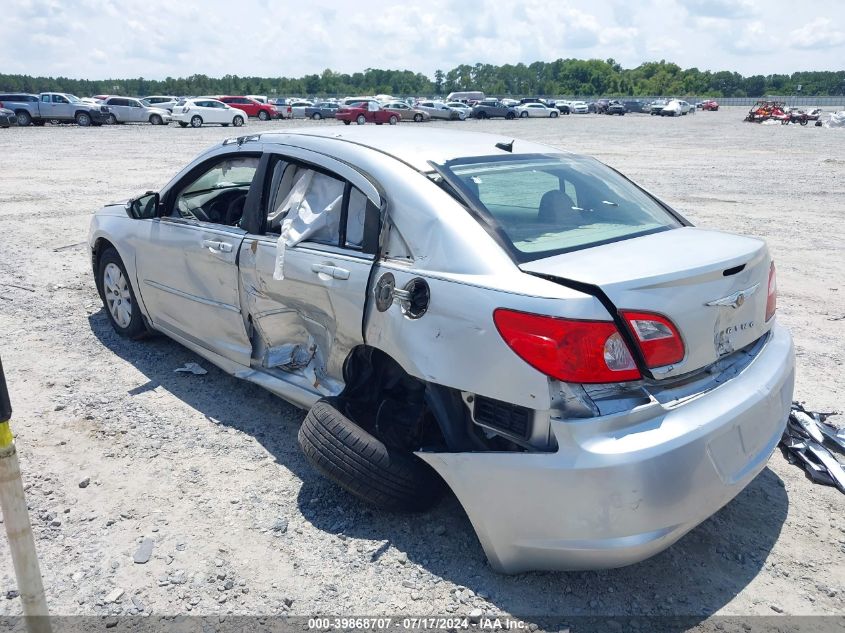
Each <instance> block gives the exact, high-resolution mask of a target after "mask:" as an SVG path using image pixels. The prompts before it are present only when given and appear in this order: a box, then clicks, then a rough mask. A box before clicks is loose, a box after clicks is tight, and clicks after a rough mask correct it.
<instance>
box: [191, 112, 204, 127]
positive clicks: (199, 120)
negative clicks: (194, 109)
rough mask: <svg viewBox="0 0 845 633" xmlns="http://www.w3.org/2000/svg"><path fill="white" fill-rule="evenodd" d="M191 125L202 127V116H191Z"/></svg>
mask: <svg viewBox="0 0 845 633" xmlns="http://www.w3.org/2000/svg"><path fill="white" fill-rule="evenodd" d="M191 127H202V117H201V116H200V115H198V114H195V115H194V116H192V117H191Z"/></svg>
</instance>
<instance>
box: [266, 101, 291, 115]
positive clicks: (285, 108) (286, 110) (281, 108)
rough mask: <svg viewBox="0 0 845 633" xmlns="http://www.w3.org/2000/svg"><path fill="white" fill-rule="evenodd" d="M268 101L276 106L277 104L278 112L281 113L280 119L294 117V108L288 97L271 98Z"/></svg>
mask: <svg viewBox="0 0 845 633" xmlns="http://www.w3.org/2000/svg"><path fill="white" fill-rule="evenodd" d="M267 103H272V104H273V105H274V106H276V112H278V113H279V118H280V119H292V118H293V110H291V107H290V105H289V104H288V100H287V99H281V98H280V99H270V100H268V101H267Z"/></svg>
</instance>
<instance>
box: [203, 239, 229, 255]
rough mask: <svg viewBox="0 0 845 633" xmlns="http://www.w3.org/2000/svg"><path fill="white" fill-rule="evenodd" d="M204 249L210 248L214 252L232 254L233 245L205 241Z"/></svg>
mask: <svg viewBox="0 0 845 633" xmlns="http://www.w3.org/2000/svg"><path fill="white" fill-rule="evenodd" d="M202 245H203V248H210V249H211V250H213V251H220V252H221V253H231V252H232V245H231V244H229V242H219V241H217V240H203V241H202Z"/></svg>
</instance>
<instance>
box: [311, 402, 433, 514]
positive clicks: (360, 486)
mask: <svg viewBox="0 0 845 633" xmlns="http://www.w3.org/2000/svg"><path fill="white" fill-rule="evenodd" d="M341 408H342V401H341V400H339V399H338V398H325V399H323V400H319V401H317V402H316V403H315V404H314V406H313V407H311V410H310V411H309V412H308V414H307V415H306V416H305V420H304V421H303V422H302V426H301V427H300V429H299V445H300V446H301V447H302V451H303V452H304V453H305V456H306V457H307V458H308V461H309V462H311V464H312V465H313V466H314V468H316V469H317V470H318V471H320V473H321V474H323V475H324V476H326V477H328V478H329V479H331V480H332V481H334V482H335V483H337V484H338V485H340V486H341V487H342V488H344V489H346V490H347V491H349V492H350V493H352V494H353V495H355V496H356V497H358V498H359V499H362V500H363V501H365V502H367V503H369V504H371V505H373V506H376V507H378V508H381V509H383V510H399V511H405V512H421V511H423V510H427V509H428V508H430V507H432V506H433V505H434V504H435V503H436V502H437V500H438V499H439V498H440V496H441V495H442V493H443V482H442V480H441V479H440V477H439V476H438V475H437V474H436V473H435V472H434V471H433V470H431V468H429V466H428V465H427V464H425V463H424V462H423V461H422V460H420V459H419V458H418V457H416V456H415V455H413V454H411V453H406V452H404V451H400V450H397V449H394V448H390V447H388V446H385V444H384V443H383V442H381V440H379V439H377V438H376V437H374V436H372V435H370V434H369V433H367V431H365V430H364V429H363V428H361V427H360V426H358V425H357V424H355V423H354V422H353V421H352V420H350V419H349V418H347V417H346V416H345V415H344V414H343V413H342V412H341V410H340V409H341Z"/></svg>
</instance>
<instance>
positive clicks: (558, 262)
mask: <svg viewBox="0 0 845 633" xmlns="http://www.w3.org/2000/svg"><path fill="white" fill-rule="evenodd" d="M770 262H771V260H770V257H769V253H768V250H767V248H766V244H765V242H763V241H761V240H758V239H754V238H748V237H742V236H737V235H730V234H727V233H720V232H717V231H709V230H704V229H697V228H693V227H684V228H679V229H674V230H670V231H663V232H660V233H655V234H652V235H646V236H642V237H637V238H633V239H627V240H622V241H619V242H614V243H610V244H604V245H600V246H595V247H592V248H588V249H583V250H578V251H574V252H570V253H565V254H562V255H556V256H552V257H547V258H545V259H539V260H536V261H532V262H528V263H524V264H522V265H521V266H520V267H521V269H522V270H523V271H525V272H528V273H532V274H537V275H541V276H545V277H551V278H555V279H557V280H559V281H561V282H563V283H566V282H567V281H571V282H576V283H578V284H587V285H589V286H593V287H595V288H598V289H599V290H600V291H601V293H603V294H604V295H605V296H606V298H607V299H608V300H609V301H610V302H611V303H612V304H613V306H612V307H613V308H614V309H615V310H616V311H643V312H655V313H658V314H661V315H664V316H666V317H668V318H669V319H670V320H671V321H672V322H673V323H674V324H675V326H676V327H677V328H678V330H679V332H680V335H681V338H682V339H683V342H684V347H685V355H684V358H683V360H681V361H680V362H678V363H675V364H673V365H670V366H668V367H663V368H659V369H657V370H656V371H653V372H652V374H653V376H654V377H655V378H667V377H671V376H677V375H680V374H685V373H688V372H691V371H695V370H697V369H700V368H702V367H706V366H708V365H710V364H712V363H713V362H715V361H716V360H718V359H719V358H720V357H721V356H724V355H726V354H729V353H731V352H732V351H734V350H737V349H741V348H743V347H745V346H746V345H749V344H750V343H752V342H754V341H755V340H757V339H758V338H759V337H760V336H762V335H763V334H764V333H765V332H767V331H768V330H769V328H770V327H771V322H769V323H766V321H765V313H766V299H767V290H768V276H769V268H770Z"/></svg>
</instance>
